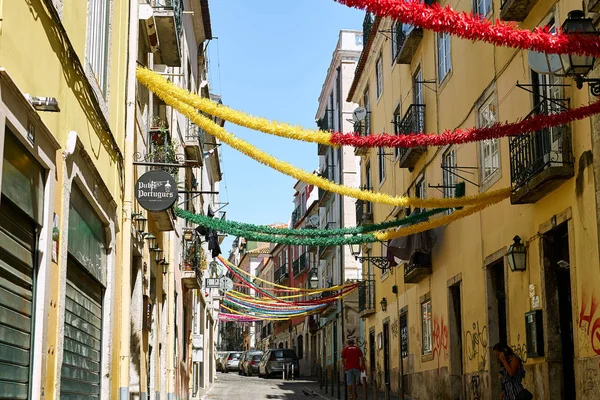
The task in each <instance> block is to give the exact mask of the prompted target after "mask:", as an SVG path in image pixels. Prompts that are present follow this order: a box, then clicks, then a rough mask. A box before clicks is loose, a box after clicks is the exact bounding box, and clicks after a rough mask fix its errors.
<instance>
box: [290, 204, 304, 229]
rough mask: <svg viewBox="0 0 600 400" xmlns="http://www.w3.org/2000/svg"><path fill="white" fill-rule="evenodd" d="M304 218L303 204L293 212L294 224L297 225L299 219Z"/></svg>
mask: <svg viewBox="0 0 600 400" xmlns="http://www.w3.org/2000/svg"><path fill="white" fill-rule="evenodd" d="M301 219H302V206H298V207H296V209H295V210H294V212H292V226H296V224H297V223H298V221H300V220H301Z"/></svg>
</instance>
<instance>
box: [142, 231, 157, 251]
mask: <svg viewBox="0 0 600 400" xmlns="http://www.w3.org/2000/svg"><path fill="white" fill-rule="evenodd" d="M144 239H146V241H147V242H148V248H149V249H150V251H152V250H153V249H154V248H155V247H156V236H154V235H153V234H151V233H147V234H145V238H144Z"/></svg>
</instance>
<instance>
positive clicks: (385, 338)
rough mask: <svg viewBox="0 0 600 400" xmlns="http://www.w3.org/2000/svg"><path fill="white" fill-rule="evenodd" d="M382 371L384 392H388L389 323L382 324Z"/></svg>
mask: <svg viewBox="0 0 600 400" xmlns="http://www.w3.org/2000/svg"><path fill="white" fill-rule="evenodd" d="M383 371H384V384H385V390H386V392H388V393H389V390H390V323H389V322H384V323H383Z"/></svg>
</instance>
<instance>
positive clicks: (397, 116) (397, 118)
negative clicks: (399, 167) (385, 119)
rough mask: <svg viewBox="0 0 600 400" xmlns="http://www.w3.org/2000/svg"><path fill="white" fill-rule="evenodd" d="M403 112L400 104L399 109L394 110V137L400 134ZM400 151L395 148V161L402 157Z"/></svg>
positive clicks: (398, 148)
mask: <svg viewBox="0 0 600 400" xmlns="http://www.w3.org/2000/svg"><path fill="white" fill-rule="evenodd" d="M401 112H402V108H401V107H400V104H398V107H396V109H395V110H394V116H393V120H392V123H393V124H394V135H399V134H400V122H402V114H401ZM400 150H401V149H400V147H395V148H394V159H398V157H399V156H400Z"/></svg>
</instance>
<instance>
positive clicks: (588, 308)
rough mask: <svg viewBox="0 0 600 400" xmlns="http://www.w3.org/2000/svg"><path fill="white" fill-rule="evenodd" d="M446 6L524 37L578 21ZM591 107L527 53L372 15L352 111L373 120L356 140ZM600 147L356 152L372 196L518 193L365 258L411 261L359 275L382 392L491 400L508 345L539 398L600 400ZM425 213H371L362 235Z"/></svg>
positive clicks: (494, 7) (555, 10)
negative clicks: (517, 256)
mask: <svg viewBox="0 0 600 400" xmlns="http://www.w3.org/2000/svg"><path fill="white" fill-rule="evenodd" d="M440 3H441V4H442V5H451V6H452V7H457V8H456V10H458V11H465V12H471V11H476V12H479V13H480V14H484V15H485V17H486V18H489V19H492V20H493V19H496V18H503V19H507V18H512V19H514V20H516V21H518V24H519V25H520V26H521V27H522V28H525V29H534V28H535V27H537V26H550V27H556V28H558V27H560V26H561V25H562V23H563V21H564V20H565V19H566V18H567V14H568V13H569V12H570V11H571V10H576V9H580V8H581V2H578V1H570V0H569V1H567V0H563V1H558V2H557V1H544V0H539V1H529V2H511V1H507V2H501V1H488V2H486V1H477V2H473V3H474V4H471V2H460V3H459V5H458V6H457V5H456V4H454V3H455V2H454V3H449V2H446V1H442V2H440ZM501 3H502V4H501ZM525 3H528V4H527V6H525ZM515 4H516V5H515ZM474 7H475V8H474ZM398 29H400V32H398ZM594 100H595V98H593V97H592V96H591V94H590V93H589V91H588V90H587V87H586V88H585V90H577V89H576V87H575V85H574V83H573V81H572V80H569V79H560V78H556V77H552V76H550V75H545V74H541V73H536V72H535V71H533V70H532V69H531V67H530V64H529V61H528V53H527V52H526V51H521V50H515V49H509V48H498V47H494V46H492V45H489V44H484V43H480V42H470V41H465V40H461V39H459V38H456V37H451V36H448V35H444V34H436V33H433V32H430V31H425V30H420V29H413V28H411V27H406V26H404V27H401V26H400V27H399V26H397V25H396V24H394V23H392V21H390V20H389V19H378V18H377V19H372V18H371V17H370V16H367V17H366V18H365V35H364V50H363V53H362V55H361V60H360V61H359V65H358V67H357V72H356V77H355V80H354V82H353V86H352V88H351V90H350V94H349V97H348V101H353V102H356V103H358V104H360V106H362V107H364V108H366V109H367V112H368V114H367V118H366V119H365V120H364V121H362V122H361V123H360V124H358V125H357V130H358V131H360V132H361V133H363V134H368V133H376V132H386V133H396V134H409V133H410V132H417V131H420V130H424V131H425V132H432V133H435V132H442V131H444V130H445V129H456V128H469V127H484V126H489V125H491V124H493V123H496V122H499V121H516V120H519V119H522V118H525V117H528V116H532V115H538V114H543V113H550V112H559V111H562V110H565V109H569V108H576V107H579V106H582V105H585V104H588V103H589V102H592V101H594ZM592 138H593V135H592V123H591V120H590V119H585V120H582V121H577V122H574V123H571V124H569V125H568V126H561V127H557V128H552V129H546V130H543V131H540V132H536V133H530V134H527V135H523V136H519V137H516V138H511V139H508V138H502V139H499V140H495V141H486V142H480V143H468V144H461V145H454V146H445V147H439V148H426V149H425V148H415V149H401V150H395V149H388V148H386V149H381V150H378V149H370V150H367V151H363V150H360V149H357V154H360V155H361V178H362V183H363V184H364V186H367V187H369V188H371V189H373V190H374V191H376V192H384V193H389V194H395V195H409V196H411V197H424V198H439V197H452V196H455V195H456V193H460V190H459V191H457V190H456V188H457V187H458V188H464V191H465V193H466V195H475V194H478V193H484V192H486V191H489V190H494V189H501V188H506V187H512V188H513V193H512V196H511V198H510V199H507V200H505V201H503V202H501V203H499V204H497V205H494V206H491V207H489V208H487V209H485V210H484V211H482V212H479V213H476V214H474V215H472V216H469V217H466V218H464V219H461V220H458V221H455V222H452V223H450V224H448V225H446V226H444V227H441V228H437V229H434V230H432V231H430V232H428V233H427V234H426V235H422V236H419V237H418V238H417V237H412V238H409V240H407V241H403V242H401V243H399V242H392V243H387V244H385V245H384V244H380V243H377V244H373V245H372V246H364V247H363V254H364V255H368V256H384V257H385V256H386V255H387V252H388V251H390V252H392V253H393V252H394V250H395V249H398V248H399V249H401V250H404V251H408V252H409V253H410V257H404V258H407V259H401V258H396V262H398V264H399V265H398V266H397V267H392V268H387V269H385V270H381V269H378V268H376V267H375V265H374V264H372V263H368V262H365V263H364V264H363V277H364V279H365V280H366V282H365V283H364V284H363V285H364V287H365V288H366V289H363V290H364V291H365V292H364V293H365V294H364V295H362V296H361V304H360V307H359V308H360V311H361V316H362V318H363V323H364V347H363V348H364V350H365V357H366V361H367V373H368V375H369V379H370V380H371V382H372V383H373V384H374V385H376V386H377V387H379V388H381V389H385V388H386V387H387V388H388V389H389V390H391V391H392V392H396V393H398V392H399V390H400V386H402V387H403V391H404V393H405V394H406V398H427V399H429V398H439V399H446V398H448V399H451V398H467V399H496V398H499V396H500V391H501V388H500V379H499V377H498V371H499V365H498V362H497V360H496V357H495V354H494V352H493V351H492V347H493V346H494V345H495V344H496V343H498V342H506V343H507V344H508V345H510V346H511V347H512V348H513V350H514V351H515V352H516V354H518V355H519V356H520V357H521V358H522V359H523V361H524V362H525V363H524V365H525V369H526V372H527V376H526V379H525V382H524V383H525V387H526V388H527V389H529V390H530V391H531V392H532V393H533V394H534V398H536V399H556V398H565V399H567V398H569V399H571V398H573V399H574V398H577V399H595V398H598V396H600V391H599V389H598V388H599V385H600V370H599V369H598V361H599V360H600V343H598V340H597V337H595V336H594V335H595V333H594V332H595V331H596V330H595V328H594V327H596V328H597V329H600V322H598V321H600V320H598V318H600V313H599V312H598V310H597V304H598V303H597V300H596V299H598V296H599V295H600V293H599V292H600V271H599V270H598V229H597V212H598V208H597V199H596V187H595V183H594V169H593V162H592V160H593V158H594V156H596V157H597V156H598V154H597V153H593V151H592ZM463 185H464V186H463ZM418 211H419V210H415V209H412V210H409V209H399V208H393V207H390V206H386V205H380V204H366V205H364V207H363V206H360V218H359V220H358V223H363V224H364V223H370V222H371V221H373V222H375V223H379V222H383V221H386V220H391V219H395V218H401V217H404V216H406V215H409V214H410V213H414V212H418ZM515 236H519V237H520V239H521V240H522V243H524V244H525V247H526V268H525V270H524V271H512V270H511V269H510V268H509V264H508V260H507V257H506V254H507V251H508V250H509V246H510V245H511V244H513V238H514V237H515ZM386 245H389V246H390V247H389V250H388V247H387V246H386ZM599 332H600V331H599ZM401 353H402V356H401ZM400 360H402V364H400ZM401 377H403V379H400V378H401ZM401 383H402V384H401ZM459 396H460V397H459Z"/></svg>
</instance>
